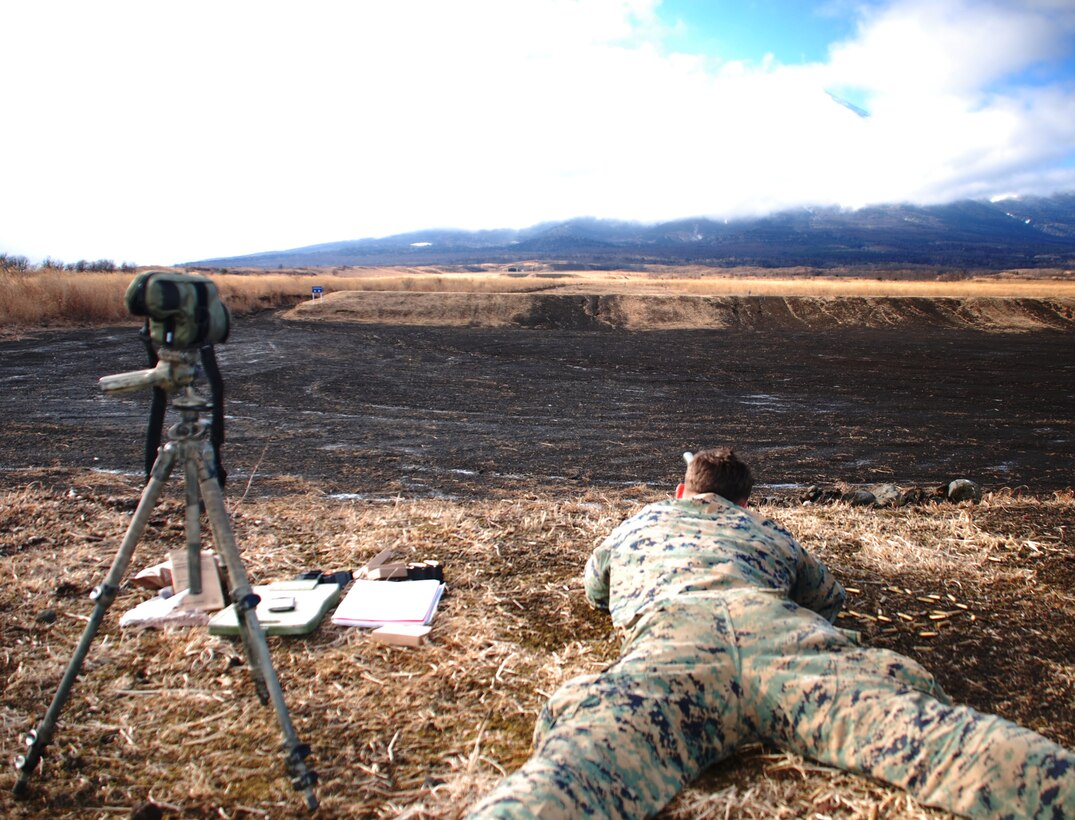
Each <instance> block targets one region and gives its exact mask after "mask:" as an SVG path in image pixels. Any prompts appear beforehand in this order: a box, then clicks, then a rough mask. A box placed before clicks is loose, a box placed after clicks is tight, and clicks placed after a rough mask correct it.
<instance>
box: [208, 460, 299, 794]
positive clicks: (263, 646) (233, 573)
mask: <svg viewBox="0 0 1075 820" xmlns="http://www.w3.org/2000/svg"><path fill="white" fill-rule="evenodd" d="M209 454H210V457H211V454H212V451H211V449H210V450H209ZM210 463H211V462H210V461H208V460H207V459H206V449H203V450H202V451H201V453H200V454H199V460H198V475H199V477H200V479H201V483H200V486H201V491H202V500H203V501H204V502H205V508H206V511H207V512H208V513H209V526H210V528H211V529H212V531H213V541H214V542H215V544H216V548H217V549H218V550H219V551H220V552H221V553H222V554H223V556H224V563H225V565H226V566H227V568H228V575H229V577H230V578H231V598H232V601H233V602H234V603H235V610H236V615H237V616H238V621H239V634H240V635H241V636H242V639H243V646H244V647H245V649H246V655H247V662H248V663H249V665H250V674H251V676H252V677H253V679H254V686H255V688H257V690H258V697H260V698H261V702H262V703H268V702H269V701H270V700H271V701H272V706H273V709H274V710H275V712H276V719H277V722H278V723H279V724H280V731H281V732H282V733H283V735H284V763H285V765H286V766H287V772H288V775H289V776H290V778H291V785H292V787H293V788H294V789H295V791H301V792H303V793H304V795H305V800H306V806H307V807H308V808H309V809H310V810H311V811H312V810H313V809H316V808H317V796H316V795H315V794H314V786H315V785H316V784H317V772H315V771H314V770H313V769H310V768H308V767H307V766H306V757H307V755H309V754H310V747H309V746H307V745H306V744H305V743H300V742H299V739H298V736H297V735H296V734H295V727H294V725H293V724H292V723H291V715H290V714H288V711H287V704H286V703H285V702H284V693H283V690H282V689H281V688H280V681H279V680H278V679H277V677H276V670H275V669H273V665H272V658H271V657H270V655H269V645H268V643H267V642H266V641H265V632H264V631H263V630H262V628H261V623H260V622H259V621H258V616H257V613H256V611H255V610H256V609H257V605H258V600H259V599H258V597H257V595H255V594H254V592H253V590H252V589H251V588H250V581H249V580H248V579H247V577H246V568H245V567H244V566H243V562H242V558H241V557H240V556H239V548H238V547H237V546H236V544H235V534H234V533H233V532H232V529H231V519H230V518H228V512H227V510H226V509H225V508H224V497H223V495H222V494H221V492H220V484H219V482H218V481H217V477H216V473H215V471H214V470H212V469H211V468H210V467H209V464H210ZM266 695H267V697H266Z"/></svg>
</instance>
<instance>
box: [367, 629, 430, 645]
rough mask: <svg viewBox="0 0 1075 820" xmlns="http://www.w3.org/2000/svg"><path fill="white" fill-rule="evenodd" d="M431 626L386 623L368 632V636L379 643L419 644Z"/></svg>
mask: <svg viewBox="0 0 1075 820" xmlns="http://www.w3.org/2000/svg"><path fill="white" fill-rule="evenodd" d="M431 629H432V627H429V626H424V625H422V624H388V625H386V626H382V627H379V628H377V629H375V630H373V631H372V632H371V633H370V637H371V638H373V640H375V641H380V642H381V643H390V644H395V645H396V646H421V645H422V644H424V643H425V642H426V636H427V635H428V634H429V633H430V630H431Z"/></svg>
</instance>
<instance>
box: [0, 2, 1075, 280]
mask: <svg viewBox="0 0 1075 820" xmlns="http://www.w3.org/2000/svg"><path fill="white" fill-rule="evenodd" d="M0 31H3V32H4V45H3V48H0V99H2V100H3V105H4V111H5V118H4V119H5V122H4V125H3V128H0V181H2V185H3V194H2V195H0V253H7V254H9V255H22V256H26V257H28V258H30V259H31V260H33V261H41V260H43V259H44V258H45V257H51V258H52V259H53V260H59V261H64V262H68V263H70V262H73V261H77V260H79V259H87V260H91V261H92V260H98V259H111V260H113V261H114V262H115V263H116V264H120V263H122V262H128V263H132V264H139V265H167V264H174V263H178V262H184V261H194V260H199V259H207V258H214V257H227V256H234V255H240V254H247V253H257V252H262V251H272V250H280V249H287V248H294V247H301V246H304V245H311V244H316V243H321V242H335V241H343V240H349V239H361V238H367V237H379V236H388V235H392V234H397V233H404V232H410V231H418V230H423V229H429V228H461V229H467V230H479V229H493V228H523V227H528V226H530V225H534V224H537V223H540V222H546V221H556V220H562V219H570V218H573V217H578V216H593V217H598V218H605V219H620V220H637V221H643V222H656V221H664V220H671V219H679V218H686V217H700V216H709V217H715V218H732V217H736V216H754V215H759V214H764V213H769V212H772V211H775V210H781V209H785V208H793V207H801V206H807V207H810V206H839V207H844V208H859V207H864V206H867V205H871V204H880V203H889V202H913V203H921V204H934V203H942V202H946V201H951V200H955V199H962V198H976V199H985V198H993V199H995V198H999V197H1005V196H1012V195H1033V194H1042V195H1047V194H1050V193H1056V192H1070V191H1075V2H1073V0H859V1H858V2H854V1H853V0H819V1H818V2H810V0H801V1H795V0H305V2H301V3H299V2H277V0H209V1H208V2H206V1H205V0H184V2H182V3H165V2H157V1H155V0H131V1H130V2H120V1H119V0H94V2H92V3H91V2H85V0H34V1H33V2H31V0H7V2H3V3H0Z"/></svg>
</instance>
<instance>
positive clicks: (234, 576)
mask: <svg viewBox="0 0 1075 820" xmlns="http://www.w3.org/2000/svg"><path fill="white" fill-rule="evenodd" d="M196 356H197V352H196V351H189V350H172V349H169V348H162V349H161V350H160V362H159V363H158V365H157V367H156V368H154V369H152V370H142V371H136V372H133V373H122V374H119V375H116V376H106V377H104V378H102V379H101V387H102V388H103V389H104V390H105V391H106V392H109V393H123V392H131V391H134V390H141V389H143V388H145V387H149V386H157V387H161V388H162V389H164V390H166V391H168V392H171V393H173V395H174V398H173V400H172V406H173V407H174V408H175V409H176V410H177V411H178V412H179V414H180V417H181V420H180V421H179V422H178V423H177V424H175V425H173V426H172V427H171V428H170V429H169V430H168V441H167V443H165V444H164V446H163V447H161V448H160V451H159V453H158V455H157V458H156V460H155V461H154V463H153V467H152V470H151V471H150V477H149V481H148V482H147V483H146V486H145V489H144V490H143V491H142V497H141V500H140V501H139V502H138V507H137V509H136V510H135V512H134V516H133V518H132V519H131V523H130V525H129V527H128V528H127V532H126V534H125V535H124V537H123V541H122V543H121V544H120V547H119V552H117V554H116V557H115V558H114V559H113V561H112V566H111V568H110V569H109V571H108V575H107V576H106V577H105V580H104V581H103V582H102V583H101V584H100V586H98V587H97V588H96V589H94V591H93V593H92V594H91V596H90V597H91V599H92V600H93V601H94V609H93V613H92V615H91V616H90V619H89V623H87V624H86V628H85V630H84V631H83V633H82V637H81V639H80V640H79V642H78V646H77V647H76V648H75V654H74V656H73V657H72V658H71V661H70V663H69V664H68V666H67V670H66V672H64V675H63V678H62V679H61V681H60V686H59V688H58V689H57V690H56V695H55V696H54V697H53V699H52V703H51V705H50V706H49V708H48V711H47V712H46V713H45V717H44V718H43V719H42V720H41V723H40V724H39V725H38V726H37V728H36V729H35V730H33V731H31V732H30V733H29V735H28V736H27V738H26V745H27V746H28V751H27V753H26V755H25V756H20V757H19V758H18V760H17V761H16V767H17V768H18V770H19V776H18V780H17V782H16V783H15V788H14V793H15V795H16V796H22V795H24V794H25V793H26V790H27V785H28V782H29V778H30V775H31V774H32V773H33V770H34V769H35V768H36V767H37V764H38V762H39V761H40V759H41V755H42V754H43V752H44V751H45V747H46V746H48V744H49V742H50V741H51V740H52V733H53V730H54V729H55V726H56V721H57V719H58V718H59V716H60V712H61V710H62V709H63V707H64V704H65V703H66V701H67V698H68V695H69V694H70V692H71V687H72V686H73V685H74V683H75V679H76V678H77V677H78V674H79V671H80V670H81V668H82V663H83V661H84V660H85V658H86V654H87V653H88V652H89V648H90V644H91V643H92V641H93V638H94V636H95V635H96V634H97V630H98V629H99V628H100V625H101V621H102V620H103V619H104V615H105V612H106V611H107V610H108V608H109V607H110V606H111V605H112V602H113V601H114V600H115V597H116V593H117V592H118V591H119V585H120V582H121V581H122V580H123V575H124V573H125V572H126V570H127V566H128V564H130V561H131V558H132V556H133V555H134V549H135V546H136V545H137V543H138V540H139V539H140V538H141V537H142V534H143V532H144V531H145V528H146V524H147V523H148V522H149V518H150V516H151V515H152V513H153V508H154V506H155V505H156V503H157V501H158V499H159V498H160V495H161V493H162V491H163V490H164V485H165V482H166V481H167V480H168V477H169V476H170V475H171V473H172V471H173V469H174V468H175V466H176V465H177V464H182V465H183V469H184V474H185V481H186V536H187V567H188V573H189V577H190V590H191V594H192V595H197V594H198V593H200V592H201V580H202V579H201V536H200V530H201V521H200V503H201V502H204V505H205V510H206V512H207V513H208V516H209V526H210V529H211V531H212V533H213V540H214V543H215V545H216V548H217V550H218V551H219V552H220V553H221V555H222V556H223V558H224V564H225V566H226V567H227V570H228V576H229V578H230V581H231V590H230V592H231V600H232V601H233V602H234V604H235V608H236V610H237V613H238V616H239V618H238V620H239V633H240V635H241V637H242V642H243V648H244V650H245V653H246V659H247V665H248V666H249V668H250V674H251V677H252V678H253V681H254V688H255V689H256V691H257V694H258V699H259V700H260V701H261V703H262V704H263V705H268V704H269V703H270V701H271V703H272V706H273V709H274V710H275V711H276V717H277V720H278V722H279V724H280V730H281V732H282V733H283V736H284V743H283V752H284V763H285V766H286V768H287V772H288V775H289V776H290V778H291V785H292V786H293V787H294V789H295V790H296V791H302V792H303V793H304V798H305V801H306V805H307V807H308V808H309V809H310V810H311V811H312V810H313V809H316V808H317V797H316V795H315V794H314V790H313V789H314V785H315V784H316V783H317V773H316V772H315V771H313V770H312V769H310V768H308V767H307V766H306V760H305V759H306V756H307V755H309V753H310V748H309V746H307V745H306V744H304V743H300V742H299V740H298V738H297V736H296V734H295V728H294V726H293V725H292V723H291V717H290V715H289V714H288V711H287V705H286V704H285V703H284V695H283V692H282V690H281V689H280V682H279V680H278V679H277V677H276V670H274V669H273V666H272V660H271V658H270V656H269V647H268V644H267V643H266V641H265V633H264V632H263V631H262V628H261V624H260V623H259V621H258V619H257V614H256V612H255V608H256V607H257V605H258V603H259V600H260V599H259V598H258V596H257V595H255V594H254V593H253V591H252V590H251V588H250V582H249V580H248V579H247V576H246V570H245V568H244V567H243V563H242V560H241V559H240V557H239V549H238V547H237V546H236V544H235V536H234V534H233V532H232V528H231V521H230V519H229V517H228V513H227V510H226V509H225V507H224V498H223V494H222V492H221V489H220V483H219V481H218V476H217V468H216V461H215V458H214V453H213V449H212V446H211V445H210V443H209V441H208V440H207V439H208V435H209V425H206V424H204V423H202V421H201V414H202V413H204V412H206V411H207V410H208V409H209V407H210V406H209V403H208V402H207V401H206V400H205V399H203V398H202V397H201V396H199V395H197V394H196V393H195V392H194V390H193V388H192V387H191V383H192V382H193V380H194V377H195V375H196V373H197V368H196Z"/></svg>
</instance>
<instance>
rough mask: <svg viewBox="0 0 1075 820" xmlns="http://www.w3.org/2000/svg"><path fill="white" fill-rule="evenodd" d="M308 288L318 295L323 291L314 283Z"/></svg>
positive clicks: (323, 290)
mask: <svg viewBox="0 0 1075 820" xmlns="http://www.w3.org/2000/svg"><path fill="white" fill-rule="evenodd" d="M310 290H312V291H313V294H314V296H320V295H321V294H322V293H324V292H325V289H324V288H323V287H321V286H320V285H314V286H313V287H312V288H310Z"/></svg>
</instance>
